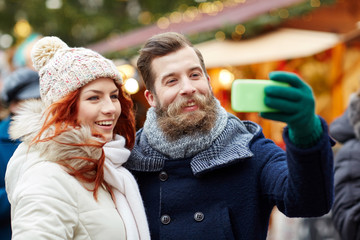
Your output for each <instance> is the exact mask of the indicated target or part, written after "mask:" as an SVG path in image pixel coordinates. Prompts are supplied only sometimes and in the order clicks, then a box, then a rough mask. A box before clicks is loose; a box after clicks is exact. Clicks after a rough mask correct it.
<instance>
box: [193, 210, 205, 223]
mask: <svg viewBox="0 0 360 240" xmlns="http://www.w3.org/2000/svg"><path fill="white" fill-rule="evenodd" d="M204 217H205V216H204V214H203V213H202V212H196V213H195V214H194V219H195V221H197V222H201V221H202V220H204Z"/></svg>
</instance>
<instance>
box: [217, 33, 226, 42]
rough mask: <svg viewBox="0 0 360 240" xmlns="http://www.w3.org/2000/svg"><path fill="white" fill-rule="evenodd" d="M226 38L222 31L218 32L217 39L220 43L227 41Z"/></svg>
mask: <svg viewBox="0 0 360 240" xmlns="http://www.w3.org/2000/svg"><path fill="white" fill-rule="evenodd" d="M225 38H226V36H225V33H224V32H222V31H218V32H216V33H215V39H216V40H218V41H223V40H225Z"/></svg>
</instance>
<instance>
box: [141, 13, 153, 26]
mask: <svg viewBox="0 0 360 240" xmlns="http://www.w3.org/2000/svg"><path fill="white" fill-rule="evenodd" d="M151 19H152V14H151V13H150V12H148V11H145V12H142V13H140V14H139V17H138V21H139V23H141V24H144V25H148V24H150V23H151Z"/></svg>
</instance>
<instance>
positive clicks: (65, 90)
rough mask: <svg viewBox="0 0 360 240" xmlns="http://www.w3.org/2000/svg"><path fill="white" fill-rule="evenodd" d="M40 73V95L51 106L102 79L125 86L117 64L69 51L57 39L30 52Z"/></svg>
mask: <svg viewBox="0 0 360 240" xmlns="http://www.w3.org/2000/svg"><path fill="white" fill-rule="evenodd" d="M31 60H32V62H33V65H34V68H35V69H36V70H37V71H38V72H39V77H40V95H41V99H42V100H43V101H44V102H45V104H47V105H50V104H52V103H54V102H56V101H58V100H60V99H61V98H63V97H64V96H66V95H67V94H69V93H70V92H72V91H75V90H76V89H78V88H81V87H82V86H84V85H86V84H87V83H89V82H91V81H93V80H96V79H98V78H101V77H105V78H112V79H114V80H115V81H118V82H120V83H122V77H121V75H120V72H119V70H118V69H117V68H116V66H115V64H114V63H113V62H112V61H110V60H108V59H106V58H104V57H103V56H101V55H100V54H99V53H97V52H94V51H92V50H90V49H86V48H70V47H68V46H67V44H66V43H64V42H63V41H62V40H61V39H59V38H58V37H44V38H42V39H40V40H39V41H37V42H36V43H35V45H34V46H33V48H32V50H31Z"/></svg>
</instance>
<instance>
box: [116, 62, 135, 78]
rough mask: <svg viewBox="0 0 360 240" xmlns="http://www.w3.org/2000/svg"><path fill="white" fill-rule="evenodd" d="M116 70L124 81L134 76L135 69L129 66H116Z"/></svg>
mask: <svg viewBox="0 0 360 240" xmlns="http://www.w3.org/2000/svg"><path fill="white" fill-rule="evenodd" d="M117 69H118V70H119V71H120V73H121V75H122V77H123V78H124V79H126V78H130V77H133V76H134V74H135V68H134V67H133V66H132V65H130V64H124V65H121V66H118V67H117Z"/></svg>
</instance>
